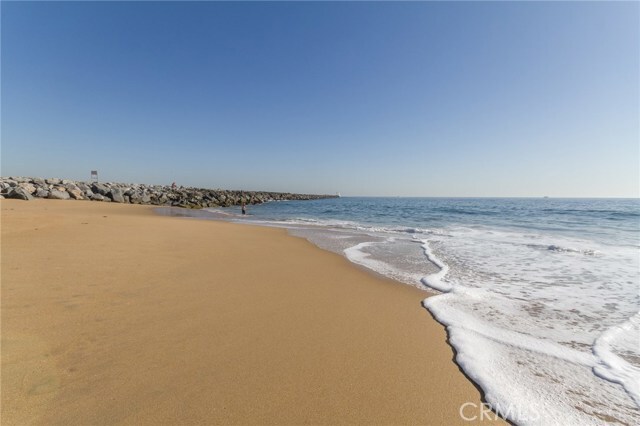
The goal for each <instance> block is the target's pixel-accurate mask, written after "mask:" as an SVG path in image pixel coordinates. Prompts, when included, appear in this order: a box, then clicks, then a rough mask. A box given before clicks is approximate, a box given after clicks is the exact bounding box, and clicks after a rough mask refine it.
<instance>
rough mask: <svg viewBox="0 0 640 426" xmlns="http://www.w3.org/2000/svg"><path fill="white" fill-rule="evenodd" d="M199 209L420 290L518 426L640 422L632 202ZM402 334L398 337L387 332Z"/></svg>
mask: <svg viewBox="0 0 640 426" xmlns="http://www.w3.org/2000/svg"><path fill="white" fill-rule="evenodd" d="M239 213H240V210H239V208H237V207H236V208H227V209H210V210H208V211H207V212H206V213H205V212H202V213H200V214H201V215H202V214H205V215H210V216H211V217H212V218H217V219H220V218H222V219H226V220H231V221H238V222H250V223H255V224H261V225H265V226H277V227H284V228H287V229H288V230H289V232H290V233H291V234H293V235H296V236H299V237H303V238H306V239H308V240H309V241H311V242H312V243H314V244H316V245H317V246H319V247H320V248H323V249H325V250H330V251H333V252H336V253H340V254H342V255H344V256H346V257H347V258H348V259H349V260H350V261H352V262H353V263H356V264H358V265H361V266H364V267H366V268H369V269H371V270H372V271H375V272H377V273H379V274H382V275H384V276H387V277H389V278H392V279H394V280H397V281H398V282H400V283H404V284H406V285H412V286H416V287H418V288H421V289H424V290H425V298H426V296H429V293H430V294H435V296H433V297H429V298H426V299H425V301H424V302H423V305H424V307H425V308H426V309H428V310H429V311H430V312H431V313H432V314H433V316H434V317H435V318H436V319H437V320H438V321H440V322H441V323H442V324H444V325H445V326H446V328H447V332H448V337H449V343H450V344H451V345H452V346H453V348H454V349H455V360H456V362H457V364H458V365H459V366H460V367H461V368H462V369H463V370H464V372H465V374H466V375H467V376H468V377H469V378H471V379H472V380H473V381H474V382H475V383H476V384H477V385H478V386H480V387H481V388H482V390H483V392H484V395H485V399H486V401H487V403H488V404H490V405H491V406H492V407H493V409H495V410H496V411H498V412H499V413H501V414H502V415H504V416H506V417H507V418H509V419H510V420H512V421H513V422H515V423H517V424H522V425H529V424H531V425H548V424H558V425H570V424H573V425H589V424H604V423H621V424H629V425H634V424H640V313H639V311H640V200H639V199H554V198H540V199H532V198H526V199H525V198H522V199H516V198H513V199H505V198H497V199H488V198H357V197H347V198H336V199H326V200H316V201H294V202H271V203H265V204H262V205H256V206H249V207H248V213H249V214H248V215H247V216H242V215H240V214H239ZM398 332H402V330H398Z"/></svg>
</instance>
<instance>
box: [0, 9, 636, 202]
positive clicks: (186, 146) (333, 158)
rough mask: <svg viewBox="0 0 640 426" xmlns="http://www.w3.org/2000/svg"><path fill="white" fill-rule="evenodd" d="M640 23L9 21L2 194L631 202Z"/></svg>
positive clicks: (208, 17)
mask: <svg viewBox="0 0 640 426" xmlns="http://www.w3.org/2000/svg"><path fill="white" fill-rule="evenodd" d="M639 12H640V5H639V4H638V3H635V2H629V3H624V2H620V3H586V2H585V3H572V2H571V3H564V2H563V3H547V2H544V3H529V2H527V3H493V2H491V3H458V2H456V3H440V2H438V3H431V2H421V3H413V2H410V3H388V2H382V3H379V2H374V3H368V2H367V3H360V2H357V3H323V2H313V3H307V2H287V3H276V2H268V3H263V2H257V3H254V2H248V3H246V2H241V3H226V2H224V3H219V2H190V3H173V2H160V3H156V2H100V3H94V2H68V3H67V2H63V3H58V2H38V3H34V2H2V16H1V19H2V21H1V24H2V95H1V97H2V99H1V100H2V111H1V119H2V130H1V136H2V146H1V151H2V161H1V166H2V167H1V171H0V172H1V174H2V176H10V175H14V176H40V177H45V178H47V177H59V178H68V179H74V180H89V172H90V170H98V171H99V173H100V179H101V180H102V181H113V182H128V183H134V182H135V183H145V184H165V185H168V184H171V182H174V181H175V182H176V183H177V184H178V185H184V186H195V187H203V188H223V189H240V190H256V191H260V190H264V191H274V192H276V191H277V192H296V193H323V194H335V193H337V192H340V193H341V194H342V195H343V196H388V197H395V196H401V197H407V196H411V197H454V198H455V197H465V198H466V197H471V198H473V197H483V198H484V197H486V198H504V197H507V198H510V197H516V198H520V197H523V198H530V197H533V198H542V197H544V196H548V197H551V198H637V197H639V196H640V140H639V134H640V107H639V97H640V84H639V77H638V76H639V75H640V65H639V64H640V22H639V20H640V18H639V16H640V13H639Z"/></svg>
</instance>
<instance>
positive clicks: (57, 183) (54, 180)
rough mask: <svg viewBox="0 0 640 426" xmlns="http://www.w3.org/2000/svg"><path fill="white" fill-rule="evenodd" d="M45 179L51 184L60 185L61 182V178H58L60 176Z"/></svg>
mask: <svg viewBox="0 0 640 426" xmlns="http://www.w3.org/2000/svg"><path fill="white" fill-rule="evenodd" d="M44 181H45V182H46V183H48V184H49V185H59V184H60V179H58V178H51V179H45V180H44Z"/></svg>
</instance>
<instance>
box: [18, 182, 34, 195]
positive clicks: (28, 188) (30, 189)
mask: <svg viewBox="0 0 640 426" xmlns="http://www.w3.org/2000/svg"><path fill="white" fill-rule="evenodd" d="M18 187H20V188H23V189H25V190H26V191H27V192H28V193H29V194H33V193H34V192H36V187H35V186H34V185H32V184H30V183H28V182H23V183H19V184H18Z"/></svg>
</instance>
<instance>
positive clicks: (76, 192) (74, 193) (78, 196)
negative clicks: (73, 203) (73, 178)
mask: <svg viewBox="0 0 640 426" xmlns="http://www.w3.org/2000/svg"><path fill="white" fill-rule="evenodd" d="M68 192H69V195H71V197H72V198H73V199H74V200H84V197H83V196H82V191H80V189H78V188H76V189H72V190H69V191H68Z"/></svg>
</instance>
